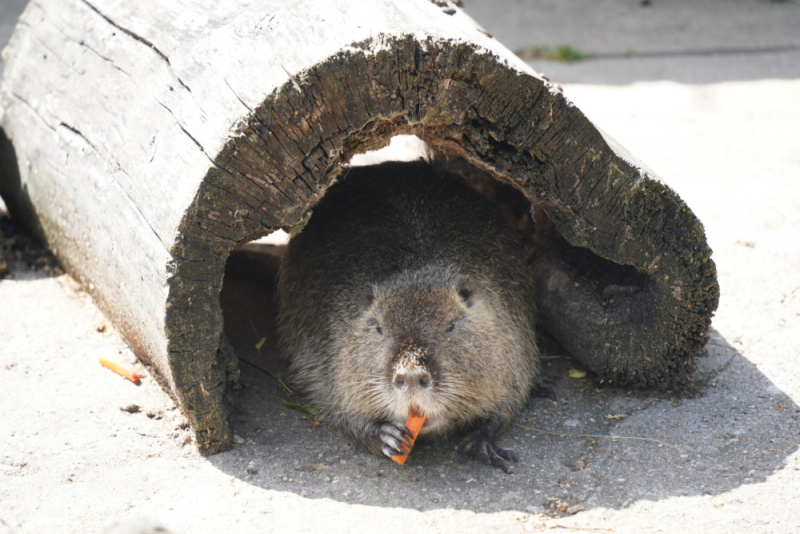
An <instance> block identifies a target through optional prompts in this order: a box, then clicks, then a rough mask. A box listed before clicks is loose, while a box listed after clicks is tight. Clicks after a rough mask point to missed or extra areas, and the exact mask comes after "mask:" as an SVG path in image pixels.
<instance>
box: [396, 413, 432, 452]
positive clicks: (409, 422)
mask: <svg viewBox="0 0 800 534" xmlns="http://www.w3.org/2000/svg"><path fill="white" fill-rule="evenodd" d="M425 419H427V417H425V414H424V413H423V414H416V413H413V412H408V419H406V428H407V429H408V431H409V432H411V439H410V441H411V447H409V446H408V445H406V444H405V443H401V444H400V445H402V446H403V448H404V449H405V450H406V453H405V454H395V455H394V456H392V460H394V461H395V462H397V463H398V464H400V465H403V464H405V463H406V459H407V458H408V455H409V453H410V452H411V448H412V447H413V446H414V442H415V441H417V436H418V435H419V432H420V430H422V425H424V424H425Z"/></svg>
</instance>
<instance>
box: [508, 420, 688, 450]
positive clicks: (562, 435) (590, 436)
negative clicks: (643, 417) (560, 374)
mask: <svg viewBox="0 0 800 534" xmlns="http://www.w3.org/2000/svg"><path fill="white" fill-rule="evenodd" d="M515 425H516V426H518V427H520V428H524V429H526V430H533V431H535V432H541V433H542V434H549V435H551V436H561V437H563V438H608V439H636V440H639V441H652V442H653V443H659V444H661V445H666V446H667V447H671V448H673V449H675V450H676V451H678V452H680V453H681V454H687V453H686V451H684V450H683V449H681V448H678V447H676V446H675V445H670V444H669V443H664V442H663V441H659V440H657V439H653V438H639V437H636V436H603V435H601V434H562V433H560V432H548V431H547V430H539V429H538V428H533V427H532V426H525V425H520V424H517V423H515Z"/></svg>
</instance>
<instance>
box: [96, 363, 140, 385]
mask: <svg viewBox="0 0 800 534" xmlns="http://www.w3.org/2000/svg"><path fill="white" fill-rule="evenodd" d="M98 360H100V365H102V366H103V367H108V368H109V369H111V370H112V371H114V372H115V373H117V374H118V375H122V376H124V377H125V378H127V379H128V380H130V381H131V382H133V383H134V384H138V383H139V375H138V374H136V373H135V372H133V371H130V370H128V369H127V368H126V367H125V366H124V365H121V364H118V363H117V362H112V361H110V360H106V359H105V358H98Z"/></svg>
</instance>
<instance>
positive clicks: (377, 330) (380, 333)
mask: <svg viewBox="0 0 800 534" xmlns="http://www.w3.org/2000/svg"><path fill="white" fill-rule="evenodd" d="M375 331H376V332H377V333H378V334H379V335H383V330H381V327H380V326H376V327H375Z"/></svg>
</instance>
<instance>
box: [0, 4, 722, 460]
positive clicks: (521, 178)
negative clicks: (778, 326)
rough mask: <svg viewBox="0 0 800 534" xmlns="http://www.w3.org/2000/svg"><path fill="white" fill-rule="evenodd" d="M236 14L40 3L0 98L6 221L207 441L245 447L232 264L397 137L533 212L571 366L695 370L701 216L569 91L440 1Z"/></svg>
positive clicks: (703, 269) (23, 26)
mask: <svg viewBox="0 0 800 534" xmlns="http://www.w3.org/2000/svg"><path fill="white" fill-rule="evenodd" d="M240 4H241V5H240ZM244 4H245V3H244V2H237V1H234V0H230V1H222V2H218V3H216V4H214V5H213V6H211V7H209V4H208V3H207V2H201V1H199V0H179V1H175V2H166V3H165V2H157V1H153V0H140V1H137V2H112V1H110V0H92V2H91V3H90V2H89V1H87V0H33V1H32V2H31V4H30V5H29V6H28V7H27V9H26V10H25V13H24V14H23V16H22V18H21V19H20V22H19V25H18V27H17V30H16V32H15V34H14V36H13V38H12V40H11V43H10V44H9V47H8V49H7V51H6V56H5V57H6V59H7V64H6V70H5V81H4V84H3V87H2V95H1V98H2V106H3V112H2V116H0V125H2V127H3V128H4V129H5V132H6V134H7V135H8V138H9V139H10V140H11V143H12V144H13V149H14V153H15V155H16V159H17V162H18V164H19V174H18V175H15V173H13V172H6V173H5V174H4V175H3V176H2V179H1V180H0V182H2V183H0V193H2V194H3V197H4V198H6V199H8V204H9V210H10V211H11V213H12V215H14V216H16V217H20V218H21V219H22V220H31V221H32V222H31V223H30V224H31V225H34V226H35V225H38V226H39V228H40V234H41V235H43V236H44V238H45V239H46V241H47V243H48V245H49V246H50V247H51V249H52V250H53V252H54V253H55V254H56V256H57V257H58V259H59V260H60V261H61V262H62V264H63V265H64V266H65V268H66V269H67V270H68V271H69V272H70V273H72V274H73V276H75V277H76V278H77V279H78V280H80V281H81V282H82V283H83V284H84V285H85V286H86V287H87V288H88V290H89V291H90V292H91V294H92V295H93V297H94V298H95V300H96V301H97V302H98V303H99V304H100V305H101V306H102V308H103V309H104V310H105V311H106V313H107V314H108V315H109V316H110V318H111V319H112V320H113V321H114V323H115V324H116V325H118V327H119V328H120V329H121V331H122V332H124V334H125V335H126V337H127V340H128V342H129V343H130V345H131V347H132V348H133V349H134V351H135V352H136V353H137V355H139V357H141V358H142V359H143V360H146V361H149V362H152V364H154V365H155V366H156V367H157V368H158V370H159V371H160V372H161V374H162V375H163V378H164V380H165V382H166V386H167V387H168V388H169V389H170V390H171V391H173V392H174V393H175V395H176V396H177V397H178V399H179V401H180V403H181V405H182V407H183V409H184V410H185V412H186V413H187V415H188V416H189V418H190V421H191V422H192V425H193V426H194V428H195V430H196V432H197V437H198V444H199V445H200V446H201V448H202V449H203V450H206V451H212V452H213V451H215V450H219V449H220V448H221V447H226V446H228V445H229V443H230V439H231V434H230V432H229V429H228V426H227V410H228V408H227V403H226V391H227V390H228V389H229V387H228V385H229V383H230V382H231V381H232V380H234V379H235V376H236V375H237V367H236V360H235V358H234V357H232V356H231V355H230V351H229V350H227V343H223V342H221V332H222V315H221V312H220V303H219V295H220V288H221V286H222V280H223V273H224V271H225V265H226V260H227V258H228V256H229V254H230V253H231V251H232V250H233V249H234V248H236V247H239V246H241V245H242V244H244V243H246V242H248V241H250V240H252V239H255V238H257V237H259V236H262V235H266V234H268V233H270V232H271V231H273V230H275V229H277V228H284V229H287V230H289V231H296V230H297V229H299V228H301V227H302V225H303V224H304V222H305V221H306V220H307V218H308V217H309V216H310V213H311V209H312V208H313V206H314V204H315V202H316V201H317V200H318V199H319V198H320V196H321V195H322V194H323V193H324V191H325V189H326V188H327V187H328V186H329V185H330V184H331V183H332V181H333V180H334V179H335V177H336V176H337V173H338V172H339V170H340V169H341V167H342V165H343V164H346V163H347V162H348V161H349V159H350V157H351V156H353V155H354V154H356V153H361V152H364V151H366V150H372V149H376V148H379V147H381V146H383V145H385V144H386V143H388V141H389V139H390V138H391V137H392V136H394V135H397V134H401V133H402V134H415V135H417V136H418V137H420V138H422V139H423V140H425V141H426V142H427V143H429V144H430V145H431V146H433V147H434V148H435V149H436V150H437V151H438V152H439V153H440V155H444V156H445V157H447V156H450V157H453V158H455V157H458V158H461V159H462V160H463V161H465V162H468V163H469V164H470V165H471V166H474V167H475V168H476V169H478V170H479V171H480V172H484V173H487V174H488V175H490V176H491V177H492V178H493V179H496V180H499V181H501V182H503V183H506V184H510V185H511V186H513V187H514V188H515V189H516V190H518V191H520V192H521V193H523V194H524V196H525V197H526V198H527V199H528V201H530V202H531V203H532V204H533V205H534V208H533V210H534V215H535V227H536V231H535V235H534V236H533V238H532V239H533V241H534V242H536V243H538V244H539V245H540V247H539V252H536V253H535V254H534V256H533V257H532V260H533V261H534V263H533V265H534V268H535V276H536V277H537V283H538V286H539V292H540V297H539V299H540V301H539V306H540V309H541V312H542V315H543V317H544V324H545V326H546V328H548V329H549V330H550V331H551V333H552V334H553V335H554V336H555V337H556V338H557V339H558V340H559V341H560V342H561V343H562V344H563V345H564V346H565V347H566V348H567V349H568V350H569V351H570V352H571V353H572V354H573V356H574V357H575V358H577V359H578V360H580V361H581V362H583V364H585V365H586V366H587V367H588V368H590V369H591V370H592V371H594V372H595V373H597V374H598V375H600V376H601V377H604V378H607V379H609V380H613V381H615V382H618V383H624V384H633V385H640V386H651V385H659V384H670V383H675V382H681V381H685V380H687V379H688V377H689V376H690V374H691V371H692V370H693V369H694V365H693V362H692V358H693V354H694V353H695V352H696V351H697V350H698V349H699V348H701V347H702V346H703V344H704V343H705V339H706V337H707V336H706V332H707V330H708V326H709V322H710V318H711V314H712V312H713V311H714V310H715V308H716V305H717V298H718V288H717V283H716V275H715V268H714V264H713V263H712V262H711V261H710V259H709V257H710V254H711V251H710V250H709V248H708V246H707V245H706V242H705V237H704V234H703V228H702V225H701V224H700V222H699V221H698V220H697V219H696V218H695V216H694V215H693V214H692V212H691V211H690V210H689V209H688V208H687V207H686V205H685V204H684V203H683V201H682V200H680V199H679V198H678V197H677V195H676V194H675V193H674V192H673V191H671V190H670V189H669V188H667V187H666V186H664V185H663V184H662V183H660V182H659V181H658V180H657V179H656V178H655V176H654V175H653V174H652V173H651V172H649V171H646V170H645V169H644V168H643V167H642V165H640V164H638V163H636V162H635V160H633V159H632V158H631V157H630V156H628V155H627V154H625V153H624V152H623V151H622V150H621V149H620V148H619V147H617V146H616V145H615V144H614V143H613V142H612V141H611V140H610V139H608V138H607V137H606V136H605V135H604V134H603V133H602V132H601V131H599V130H598V129H597V128H596V127H595V126H593V125H592V124H591V122H589V121H588V120H587V119H586V117H584V116H583V114H582V113H581V112H580V111H579V110H578V109H577V108H576V107H575V106H574V105H573V104H572V103H571V102H570V101H569V100H567V99H566V98H565V97H564V95H563V94H562V93H561V92H560V90H558V89H557V88H556V87H555V86H553V85H551V84H549V83H548V82H546V81H544V80H543V79H542V78H541V77H539V76H538V75H536V74H535V73H534V72H532V71H531V70H530V68H528V67H527V66H526V65H525V64H524V63H522V62H521V61H520V60H519V59H518V58H517V57H515V56H514V55H513V54H512V53H511V52H509V51H508V50H507V49H506V48H504V47H503V46H502V45H500V44H499V43H498V42H497V41H495V40H494V39H492V38H491V37H490V36H489V35H488V34H486V33H485V32H482V31H479V30H478V29H477V27H476V26H475V24H474V22H472V21H471V19H469V17H467V16H466V15H465V14H464V13H463V12H462V11H461V10H458V11H457V12H456V13H455V15H452V16H450V15H448V14H447V13H446V12H445V10H442V9H440V8H439V7H437V6H435V5H434V4H432V3H430V2H428V1H427V0H350V1H347V2H333V3H331V2H323V1H321V0H317V1H312V0H291V1H288V0H286V1H273V2H267V3H262V4H259V3H255V4H254V3H247V5H244ZM26 206H27V208H26Z"/></svg>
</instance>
